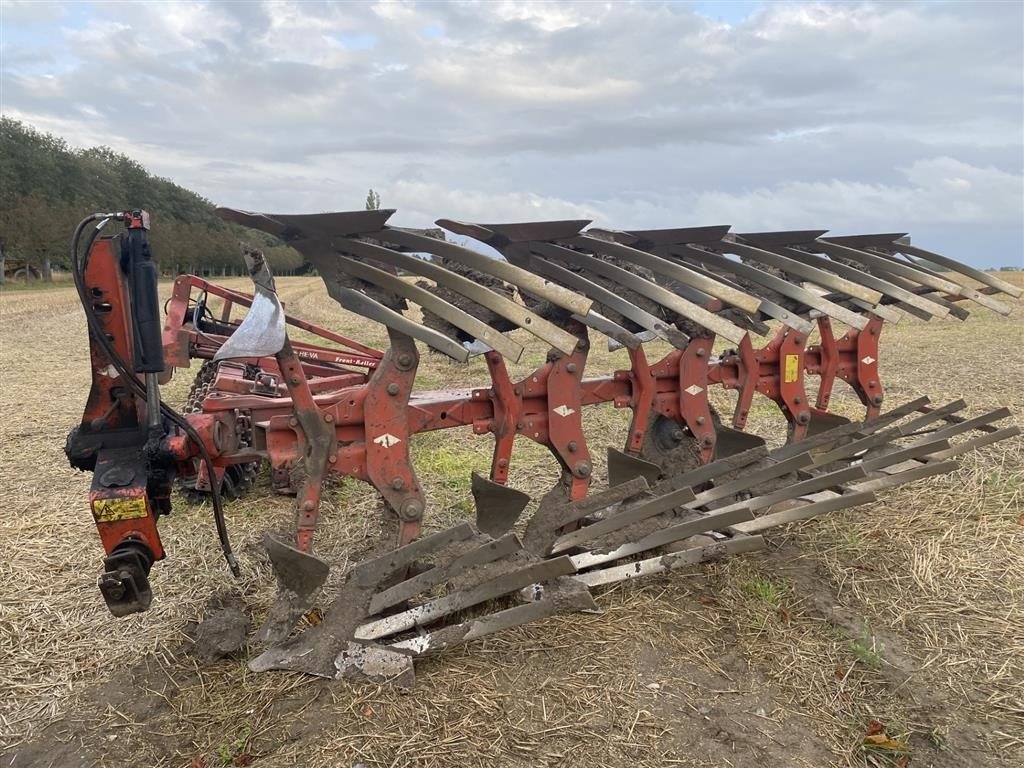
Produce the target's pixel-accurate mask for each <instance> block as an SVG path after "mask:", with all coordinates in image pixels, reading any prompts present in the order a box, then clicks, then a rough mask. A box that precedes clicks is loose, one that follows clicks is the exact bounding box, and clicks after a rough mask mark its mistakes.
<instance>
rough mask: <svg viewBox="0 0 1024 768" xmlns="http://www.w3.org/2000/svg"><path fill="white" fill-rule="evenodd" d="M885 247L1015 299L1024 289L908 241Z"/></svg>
mask: <svg viewBox="0 0 1024 768" xmlns="http://www.w3.org/2000/svg"><path fill="white" fill-rule="evenodd" d="M886 249H887V250H888V249H891V250H895V251H899V252H900V253H904V254H906V255H908V256H917V257H918V258H919V259H924V260H925V261H930V262H931V263H933V264H938V265H939V266H942V267H946V269H949V270H952V271H953V272H959V273H960V274H961V275H964V276H965V277H969V278H971V279H972V280H977V281H978V282H979V283H982V284H983V285H987V286H988V287H990V288H995V289H996V290H997V291H999V292H1000V293H1005V294H1008V295H1010V296H1013V297H1014V298H1015V299H1017V298H1020V296H1021V294H1022V293H1024V289H1021V288H1019V287H1018V286H1016V285H1013V284H1012V283H1008V282H1006V281H1005V280H1000V279H999V278H998V277H996V276H995V275H990V274H989V273H988V272H982V271H981V270H980V269H975V268H974V267H972V266H969V265H967V264H964V263H962V262H959V261H957V260H956V259H951V258H949V257H948V256H943V255H942V254H941V253H935V252H934V251H926V250H925V249H924V248H918V247H917V246H914V245H910V244H909V243H908V244H904V243H893V244H892V245H891V246H886Z"/></svg>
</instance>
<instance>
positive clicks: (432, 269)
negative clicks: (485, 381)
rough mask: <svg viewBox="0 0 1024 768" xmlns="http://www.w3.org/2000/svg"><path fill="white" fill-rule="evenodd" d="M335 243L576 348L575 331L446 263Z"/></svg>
mask: <svg viewBox="0 0 1024 768" xmlns="http://www.w3.org/2000/svg"><path fill="white" fill-rule="evenodd" d="M427 239H431V238H427ZM334 247H335V248H337V249H338V250H341V251H344V252H346V253H351V254H353V255H355V256H361V257H364V258H368V259H373V260H374V261H380V262H383V263H385V264H389V265H391V266H393V267H399V268H400V269H404V270H407V271H409V272H412V273H413V274H416V275H421V276H422V277H426V278H428V279H430V280H433V281H434V282H435V283H437V284H439V285H443V286H444V287H446V288H450V289H451V290H453V291H455V292H456V293H460V294H462V295H463V296H465V297H466V298H468V299H471V300H472V301H475V302H476V303H477V304H479V305H480V306H482V307H485V308H486V309H489V310H490V311H491V312H494V313H495V314H497V315H500V316H501V317H504V318H505V319H506V320H510V321H511V322H513V323H515V324H516V325H518V326H519V327H520V328H523V329H524V330H526V331H528V332H529V333H531V334H533V335H534V336H536V337H537V338H539V339H541V340H542V341H544V342H545V343H547V344H549V345H551V346H552V347H554V348H555V349H557V350H558V351H560V352H562V353H564V354H566V355H570V354H572V353H573V351H574V350H575V349H576V342H577V339H576V337H575V336H573V335H572V334H571V333H569V332H567V331H565V330H563V329H562V328H559V327H558V326H557V325H555V324H554V323H551V322H549V321H547V320H545V319H544V318H542V317H540V315H537V314H534V313H533V312H531V311H530V310H529V309H527V308H526V307H524V306H523V305H522V304H517V303H516V302H514V301H512V300H511V299H507V298H505V297H504V296H501V295H499V294H497V293H495V292H494V291H492V290H490V289H488V288H485V287H484V286H482V285H480V284H479V283H475V282H473V281H472V280H470V279H468V278H466V277H463V276H462V275H457V274H455V273H454V272H451V271H450V270H447V269H445V268H444V267H442V266H439V265H437V264H434V263H432V262H429V261H425V260H423V259H418V258H416V257H415V256H410V255H408V254H406V253H398V252H397V251H393V250H391V249H390V248H384V247H382V246H379V245H374V244H373V243H366V242H362V241H360V240H338V241H335V243H334Z"/></svg>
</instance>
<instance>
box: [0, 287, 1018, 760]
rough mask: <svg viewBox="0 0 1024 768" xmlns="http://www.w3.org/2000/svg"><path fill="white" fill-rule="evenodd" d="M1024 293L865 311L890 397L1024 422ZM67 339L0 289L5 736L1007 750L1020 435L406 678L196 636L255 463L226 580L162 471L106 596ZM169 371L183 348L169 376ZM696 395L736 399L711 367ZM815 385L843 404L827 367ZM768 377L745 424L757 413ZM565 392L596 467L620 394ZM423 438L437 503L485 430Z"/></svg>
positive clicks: (545, 751)
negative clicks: (288, 667) (255, 667)
mask: <svg viewBox="0 0 1024 768" xmlns="http://www.w3.org/2000/svg"><path fill="white" fill-rule="evenodd" d="M1012 279H1014V280H1015V281H1016V282H1017V283H1018V284H1024V280H1022V276H1021V274H1020V273H1016V274H1014V275H1012ZM227 282H228V283H229V284H230V285H232V286H234V287H239V288H243V287H244V285H245V284H244V282H243V281H241V280H234V281H233V280H228V281H227ZM279 283H280V288H281V293H282V296H283V298H284V300H285V301H286V304H287V309H288V310H289V311H291V312H294V313H296V314H299V315H301V316H303V317H305V318H307V319H309V320H311V321H313V322H319V323H322V324H324V325H327V326H329V327H332V328H334V329H336V330H340V331H342V332H347V333H349V334H351V335H352V336H354V337H357V338H360V339H362V340H368V341H370V342H373V343H376V344H378V345H383V343H384V338H383V334H382V333H381V332H380V331H379V330H378V329H375V328H373V327H372V326H371V325H370V324H369V323H366V322H364V321H361V320H359V319H356V318H354V317H353V316H351V315H349V314H347V313H345V312H343V311H342V310H341V309H340V308H338V307H337V306H336V305H335V304H333V302H331V301H330V300H329V299H328V298H327V296H326V293H325V291H324V289H323V286H322V284H321V283H320V282H319V280H318V279H316V278H289V279H282V280H280V281H279ZM167 287H168V286H166V285H165V286H163V291H164V292H165V293H166V290H167ZM1020 304H1021V303H1020V302H1016V307H1015V312H1014V314H1013V315H1011V316H1010V317H1008V318H1004V317H998V316H996V315H994V314H992V313H990V312H988V311H986V310H983V309H980V308H978V309H973V308H972V317H971V318H970V319H969V320H968V321H967V322H964V323H959V322H957V321H955V320H948V321H933V322H932V323H928V324H925V323H922V322H920V321H916V320H913V319H909V318H908V319H905V320H904V321H903V322H902V323H901V324H900V325H898V326H896V327H887V328H886V329H885V332H884V337H885V338H884V339H883V342H885V343H883V345H882V348H883V355H882V365H883V368H882V373H883V383H884V384H885V385H886V387H887V395H888V403H889V404H891V405H896V404H899V403H901V402H904V401H906V400H909V399H912V398H913V397H916V396H918V395H921V394H928V395H930V396H931V397H932V399H933V401H935V402H943V401H946V400H951V399H955V398H958V397H961V396H962V397H964V398H965V399H966V400H967V401H968V403H969V405H970V407H969V413H970V414H971V415H974V414H977V413H980V412H983V411H984V410H986V409H990V408H994V407H998V406H1003V405H1005V406H1009V407H1010V408H1011V409H1012V410H1013V411H1014V414H1015V417H1014V418H1015V420H1016V423H1018V424H1024V387H1022V386H1021V382H1024V354H1022V351H1021V341H1022V338H1021V336H1022V334H1021V328H1022V326H1021V317H1022V307H1021V306H1020ZM532 346H536V345H532ZM594 346H595V352H594V354H593V359H592V363H591V364H590V366H589V367H588V370H590V371H592V372H593V373H594V374H597V373H604V372H608V371H610V370H614V368H615V367H625V366H626V362H625V358H624V353H622V352H618V353H614V354H610V353H606V352H605V353H601V352H598V351H597V350H598V348H599V345H598V344H596V343H595V345H594ZM535 352H536V354H535V355H534V357H533V358H532V359H531V360H530V361H528V362H527V363H526V364H525V365H521V366H519V369H520V370H526V369H527V368H528V367H529V366H530V365H531V364H535V363H536V362H537V361H538V358H539V357H540V356H541V355H542V354H543V353H542V351H541V350H535ZM424 357H425V360H424V363H423V366H422V371H421V375H420V382H421V386H422V387H423V388H433V387H440V386H450V385H459V384H468V383H478V382H480V381H483V380H484V375H485V374H484V373H483V364H482V362H481V361H479V360H476V361H474V362H472V363H470V364H469V365H467V366H459V365H452V364H449V363H447V362H444V361H442V360H440V359H438V358H436V357H435V356H430V355H425V356H424ZM88 368H89V366H88V360H87V344H86V333H85V323H84V317H83V315H82V312H81V310H80V309H79V308H78V306H77V302H76V298H75V295H74V293H73V291H72V290H71V289H70V288H68V287H56V288H51V289H42V290H13V291H6V292H5V293H4V294H3V295H0V370H2V371H3V382H2V387H0V416H2V418H0V430H2V432H0V437H2V445H0V502H2V509H3V514H2V516H0V691H4V695H3V696H0V765H4V766H9V765H15V766H50V765H53V766H92V765H103V766H182V767H184V768H212V766H219V765H249V764H252V765H256V766H267V767H269V766H297V765H302V766H343V767H344V768H350V767H352V768H354V767H355V766H364V767H366V768H369V767H370V766H404V765H417V766H446V765H466V764H479V765H497V766H536V765H556V764H557V765H560V766H584V765H585V766H588V767H590V766H594V767H596V766H624V765H635V766H661V765H679V766H743V767H750V766H833V765H834V766H865V765H867V766H907V765H912V766H914V767H915V768H916V767H917V766H1002V765H1006V766H1011V765H1020V764H1022V763H1024V653H1022V647H1021V643H1022V638H1024V517H1022V514H1024V510H1022V496H1024V491H1022V481H1024V469H1022V465H1024V461H1022V458H1024V455H1022V454H1024V449H1022V443H1024V441H1022V440H1020V439H1015V440H1011V441H1007V442H1004V443H1000V444H999V445H996V446H993V447H990V448H988V449H984V450H982V451H981V452H979V453H976V454H971V455H967V456H965V457H964V458H963V459H962V462H961V468H960V470H959V471H958V472H956V473H954V474H952V475H949V476H945V477H940V478H937V479H935V478H933V479H929V480H927V481H925V482H922V483H917V484H913V485H910V486H907V487H904V488H902V489H897V490H896V491H894V492H887V493H885V494H884V495H883V496H882V497H881V498H880V499H879V501H878V502H876V503H874V504H872V505H870V506H868V507H861V508H856V509H853V510H850V511H847V512H842V513H838V514H836V515H834V516H832V517H830V518H828V519H824V520H818V521H811V522H808V523H805V524H802V525H798V526H794V527H793V528H791V529H789V530H787V531H784V532H779V533H775V534H774V535H772V537H771V543H772V546H771V548H770V550H769V551H768V552H767V553H762V554H757V555H751V556H744V557H741V558H737V559H734V560H731V561H728V562H725V563H721V564H717V565H713V566H711V567H704V568H693V569H691V570H689V571H686V572H682V573H675V574H673V576H672V577H671V578H663V579H656V580H652V581H649V582H647V583H645V584H642V585H636V584H629V585H623V586H618V587H615V588H613V589H609V590H607V591H606V592H604V593H603V594H601V595H599V596H598V603H599V605H600V606H601V608H602V609H603V612H602V613H601V614H599V615H575V616H564V617H558V618H554V619H551V620H548V621H545V622H542V623H538V624H536V625H531V626H527V627H522V628H519V629H517V630H514V631H509V632H504V633H501V634H499V635H496V636H493V637H491V638H489V639H487V640H485V641H482V642H477V643H474V644H471V645H469V646H466V647H462V648H460V649H458V650H455V651H452V652H448V653H446V654H444V655H442V656H439V657H437V658H433V659H428V660H425V661H424V662H423V663H422V664H420V665H419V668H418V680H417V684H416V687H415V689H414V691H413V693H411V694H401V693H399V692H396V691H394V690H390V689H388V688H385V687H374V686H368V685H352V684H349V683H346V682H336V683H334V682H332V683H328V682H324V681H321V680H316V679H311V678H307V677H302V676H298V675H291V674H259V675H257V674H254V673H251V672H249V671H248V670H247V668H246V666H245V663H244V658H243V657H242V656H236V657H229V658H227V659H223V660H220V661H214V662H209V661H204V660H201V659H199V658H197V657H196V656H195V655H193V654H190V653H189V652H188V649H189V648H190V646H191V639H190V638H191V637H192V636H193V635H194V633H195V626H196V624H197V622H198V621H200V620H201V619H202V618H203V617H204V616H206V615H208V614H210V613H211V612H213V611H216V610H221V609H232V610H241V611H243V612H246V613H248V614H251V615H252V616H253V618H254V619H255V620H257V621H258V620H259V618H260V617H261V615H262V612H263V611H264V610H265V609H266V606H267V605H268V602H269V600H270V598H271V596H272V589H271V583H272V578H271V575H270V572H269V568H268V566H267V563H266V561H265V559H264V557H263V556H262V554H261V552H260V549H259V547H258V545H257V542H258V539H259V535H260V533H261V532H262V531H263V530H265V529H267V528H269V527H273V526H286V525H288V523H289V520H290V517H291V512H290V502H289V500H288V499H286V498H282V497H277V496H274V495H273V494H272V493H271V491H270V489H269V483H268V481H267V479H266V478H265V477H264V478H263V479H261V482H260V485H259V486H258V488H257V489H256V491H255V492H254V493H252V494H251V495H250V496H248V497H246V498H245V499H244V500H241V501H238V502H234V503H232V504H231V505H230V506H229V507H228V514H227V517H228V523H229V527H230V530H231V534H232V537H233V540H234V544H235V548H236V550H237V551H238V552H239V553H240V557H241V561H242V568H243V575H242V578H241V580H239V581H234V580H233V579H232V578H231V577H230V575H229V573H228V571H227V568H226V567H225V565H224V563H223V561H222V558H221V555H220V551H219V549H218V546H217V542H216V536H215V534H214V528H213V524H212V520H211V515H210V509H209V507H208V506H189V505H187V504H186V503H185V502H184V501H183V500H178V503H177V506H176V508H175V512H174V514H173V515H172V516H171V517H170V518H167V519H166V520H164V521H162V523H161V533H162V536H163V537H164V543H165V546H166V547H167V550H168V552H169V553H170V556H169V559H168V560H167V561H165V562H162V563H160V564H159V565H158V566H157V567H156V568H155V570H154V574H153V582H154V591H155V593H156V600H155V602H154V605H153V607H152V608H151V610H150V611H149V612H147V613H145V614H141V615H137V616H133V617H129V618H126V619H114V618H112V617H110V616H109V614H108V613H107V611H106V609H105V608H104V605H103V602H102V599H101V598H100V595H99V593H98V592H97V590H96V586H95V584H96V575H97V572H98V570H99V563H100V557H101V551H100V546H99V541H98V539H97V537H96V535H95V532H94V528H93V525H92V520H91V516H90V515H89V513H88V508H87V502H86V498H87V493H88V487H89V477H88V476H87V475H84V474H81V473H78V472H75V471H74V470H72V469H70V468H69V467H68V465H67V462H66V460H65V458H64V455H63V446H64V436H65V434H66V433H67V431H68V430H69V429H70V428H71V427H72V426H73V425H74V423H75V422H76V421H77V420H78V419H79V418H80V417H81V409H82V406H83V404H84V400H85V395H86V392H87V388H88ZM193 373H194V371H193ZM190 378H191V374H189V373H188V372H184V371H179V372H178V374H177V376H176V378H175V379H174V381H173V382H172V383H171V385H170V386H169V387H168V388H167V397H168V398H169V399H170V400H171V401H172V402H175V403H178V404H181V403H182V402H183V401H184V396H185V392H186V390H187V387H188V384H189V381H190ZM715 398H716V401H717V402H719V404H720V405H722V406H723V408H724V409H725V410H726V411H728V410H729V403H728V399H727V397H726V395H725V394H724V393H721V392H716V393H715ZM834 405H835V407H836V409H837V410H839V411H841V412H845V413H847V414H848V415H854V414H855V413H857V408H856V407H855V403H854V401H853V399H852V397H850V396H849V395H847V394H846V393H843V395H842V396H841V397H839V396H837V397H836V398H835V399H834ZM769 406H770V404H768V403H767V402H762V403H760V404H759V406H758V407H757V408H756V409H755V411H754V412H753V413H752V418H751V428H752V429H753V430H754V431H756V432H758V433H760V434H763V435H766V436H771V437H772V438H773V439H775V440H776V441H778V440H779V439H781V436H782V435H783V434H784V431H783V427H782V422H781V419H780V417H778V415H777V414H775V413H774V412H773V410H772V408H771V407H769ZM587 419H588V434H589V435H591V441H592V446H591V450H592V451H593V452H594V453H595V454H597V458H598V461H597V462H596V464H597V471H596V473H595V476H596V478H597V482H598V483H601V482H602V481H603V472H604V469H603V465H602V463H601V462H600V460H599V459H600V454H601V452H602V451H603V446H604V445H606V444H607V445H619V443H620V442H621V440H622V436H623V434H624V428H625V424H626V412H624V411H615V410H614V409H611V408H610V407H609V408H601V409H593V410H592V411H591V412H589V413H588V415H587ZM416 443H417V444H416V445H415V446H414V451H415V453H414V456H415V457H416V460H417V467H418V471H419V473H420V475H421V477H422V479H423V481H424V484H425V485H426V487H427V490H428V498H429V499H430V500H431V505H432V507H431V509H430V511H429V512H428V522H429V523H430V524H431V525H433V526H441V525H444V524H449V523H451V522H452V521H453V520H455V519H457V518H459V517H460V516H463V515H465V514H466V512H467V511H468V509H469V504H470V502H469V490H468V479H469V471H470V469H472V468H476V469H485V468H486V466H487V463H488V456H489V446H488V444H487V441H486V439H485V438H480V437H474V436H472V435H470V434H463V433H461V432H446V433H443V434H441V433H436V434H433V435H425V436H421V437H419V438H417V440H416ZM513 469H514V471H513V473H512V479H511V482H512V484H513V485H515V486H516V487H519V488H522V489H524V490H528V491H531V492H533V493H534V495H535V496H538V495H539V494H540V492H543V491H544V490H546V489H547V487H549V483H550V482H551V480H552V479H553V477H554V467H553V466H552V462H551V461H550V460H549V459H548V458H546V456H545V454H544V452H543V451H541V450H539V449H537V448H536V447H534V446H530V445H527V446H522V452H521V453H520V452H519V451H517V453H516V455H515V462H514V468H513ZM324 518H325V519H324V526H325V528H324V531H323V533H322V534H321V536H320V538H319V539H318V546H319V550H320V552H321V553H323V554H326V555H329V556H334V557H336V558H338V559H339V560H341V561H342V562H344V559H345V557H346V554H347V553H348V552H352V551H355V550H357V549H359V548H360V547H362V546H365V544H366V543H367V542H368V541H370V540H372V539H373V537H374V536H375V532H376V513H375V500H374V499H373V498H371V494H367V493H366V492H365V487H361V486H359V485H357V484H355V483H346V484H344V485H342V486H341V487H340V488H336V489H333V490H332V491H331V492H330V499H329V503H328V505H327V509H326V511H325V514H324Z"/></svg>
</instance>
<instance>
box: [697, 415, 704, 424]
mask: <svg viewBox="0 0 1024 768" xmlns="http://www.w3.org/2000/svg"><path fill="white" fill-rule="evenodd" d="M703 424H704V417H703V416H698V417H697V426H703Z"/></svg>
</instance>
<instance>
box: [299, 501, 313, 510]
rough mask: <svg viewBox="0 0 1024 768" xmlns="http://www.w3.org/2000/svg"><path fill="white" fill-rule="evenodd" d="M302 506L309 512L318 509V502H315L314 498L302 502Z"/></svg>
mask: <svg viewBox="0 0 1024 768" xmlns="http://www.w3.org/2000/svg"><path fill="white" fill-rule="evenodd" d="M302 508H303V509H304V510H306V511H307V512H312V511H313V510H314V509H316V502H314V501H312V500H310V501H304V502H302Z"/></svg>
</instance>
